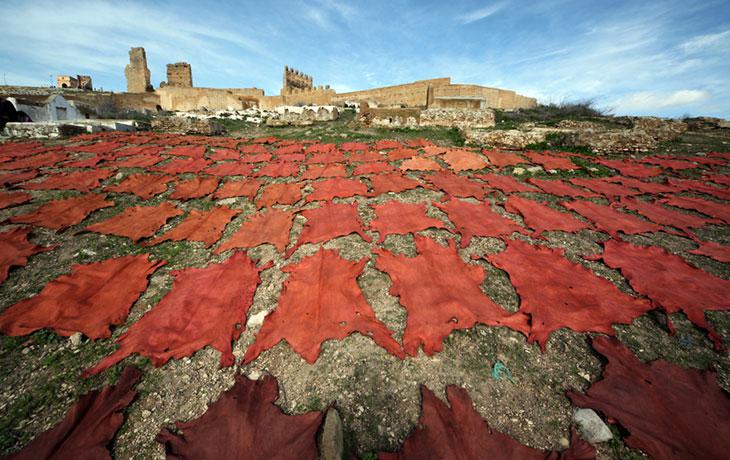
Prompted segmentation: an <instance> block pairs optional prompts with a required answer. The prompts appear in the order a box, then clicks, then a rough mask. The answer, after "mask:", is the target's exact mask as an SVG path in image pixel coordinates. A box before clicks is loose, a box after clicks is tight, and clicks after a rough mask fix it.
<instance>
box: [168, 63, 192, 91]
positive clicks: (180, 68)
mask: <svg viewBox="0 0 730 460" xmlns="http://www.w3.org/2000/svg"><path fill="white" fill-rule="evenodd" d="M166 85H167V86H179V87H183V88H192V87H193V71H192V69H191V67H190V64H188V63H187V62H176V63H175V64H167V83H166Z"/></svg>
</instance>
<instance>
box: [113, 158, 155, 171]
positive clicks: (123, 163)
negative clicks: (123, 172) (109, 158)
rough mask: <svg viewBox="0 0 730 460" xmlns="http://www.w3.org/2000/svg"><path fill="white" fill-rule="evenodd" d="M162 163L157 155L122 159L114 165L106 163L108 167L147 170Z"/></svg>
mask: <svg viewBox="0 0 730 460" xmlns="http://www.w3.org/2000/svg"><path fill="white" fill-rule="evenodd" d="M160 161H162V158H160V157H159V156H157V155H139V156H133V157H124V158H123V159H122V160H118V161H116V162H114V163H108V164H109V166H113V167H115V168H149V167H150V166H154V165H156V164H157V163H159V162H160Z"/></svg>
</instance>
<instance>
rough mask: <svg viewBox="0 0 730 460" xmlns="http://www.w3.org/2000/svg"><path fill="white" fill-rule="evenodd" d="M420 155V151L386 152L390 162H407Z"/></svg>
mask: <svg viewBox="0 0 730 460" xmlns="http://www.w3.org/2000/svg"><path fill="white" fill-rule="evenodd" d="M416 155H418V150H414V149H405V148H399V149H395V150H391V151H389V152H385V157H386V158H387V159H388V161H396V160H405V159H408V158H412V157H414V156H416Z"/></svg>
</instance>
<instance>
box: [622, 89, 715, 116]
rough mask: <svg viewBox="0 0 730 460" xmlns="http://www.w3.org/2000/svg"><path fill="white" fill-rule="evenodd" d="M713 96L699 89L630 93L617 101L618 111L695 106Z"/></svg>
mask: <svg viewBox="0 0 730 460" xmlns="http://www.w3.org/2000/svg"><path fill="white" fill-rule="evenodd" d="M710 97H711V94H710V93H709V92H707V91H704V90H699V89H682V90H678V91H668V92H663V91H640V92H635V93H629V94H627V95H625V96H622V97H620V98H619V99H617V100H616V102H615V105H616V109H617V110H619V111H621V112H625V111H640V112H643V111H652V110H659V109H666V108H672V107H681V106H688V105H693V104H696V103H698V102H704V101H707V100H708V99H710Z"/></svg>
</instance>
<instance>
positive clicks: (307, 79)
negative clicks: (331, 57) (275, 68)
mask: <svg viewBox="0 0 730 460" xmlns="http://www.w3.org/2000/svg"><path fill="white" fill-rule="evenodd" d="M310 89H314V86H313V85H312V77H311V76H310V75H307V74H304V73H302V72H300V71H298V70H296V69H292V68H291V67H289V66H284V84H283V86H282V87H281V94H282V95H283V94H291V93H292V92H293V91H306V90H310Z"/></svg>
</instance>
